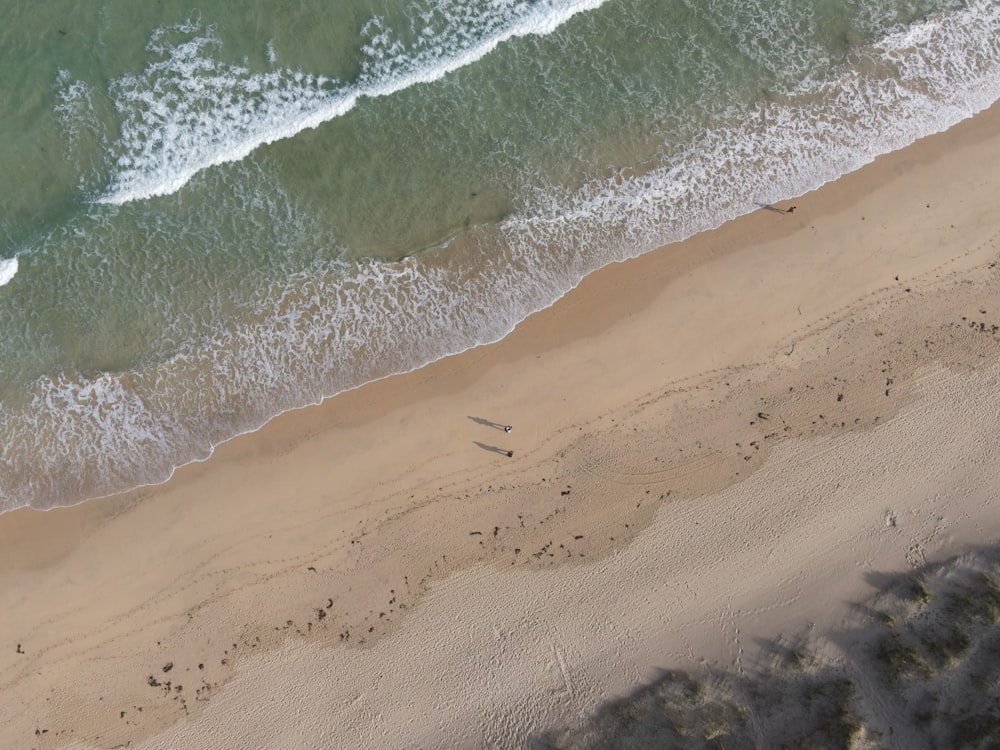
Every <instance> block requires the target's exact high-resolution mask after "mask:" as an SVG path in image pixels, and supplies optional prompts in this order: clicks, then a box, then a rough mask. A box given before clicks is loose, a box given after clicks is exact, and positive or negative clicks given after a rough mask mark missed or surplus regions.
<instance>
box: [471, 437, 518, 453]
mask: <svg viewBox="0 0 1000 750" xmlns="http://www.w3.org/2000/svg"><path fill="white" fill-rule="evenodd" d="M472 442H473V443H475V444H476V445H478V446H479V447H480V448H482V449H483V450H484V451H491V452H493V453H499V454H500V455H501V456H506V455H507V454H509V453H510V451H508V450H504V449H503V448H499V447H497V446H495V445H487V444H486V443H480V442H479V441H478V440H473V441H472Z"/></svg>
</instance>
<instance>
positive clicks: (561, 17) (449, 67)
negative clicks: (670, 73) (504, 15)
mask: <svg viewBox="0 0 1000 750" xmlns="http://www.w3.org/2000/svg"><path fill="white" fill-rule="evenodd" d="M607 2H608V0H570V1H569V2H565V3H564V4H560V3H558V2H554V1H553V0H549V1H548V2H543V3H540V4H539V5H537V6H535V7H534V8H532V9H531V10H530V11H529V12H527V13H525V14H524V15H522V16H520V17H517V18H515V19H514V23H512V24H511V25H510V26H508V27H506V28H503V29H500V30H498V31H497V32H496V33H494V34H492V35H490V36H487V37H484V38H483V39H481V40H480V41H479V42H478V43H477V44H473V45H470V46H468V47H465V48H462V49H459V50H456V52H455V54H453V55H451V56H448V57H443V58H440V59H438V60H436V61H432V62H430V63H429V64H423V65H421V63H425V62H426V61H425V60H423V59H421V56H420V55H419V54H418V55H417V57H416V58H415V59H413V60H411V61H410V64H409V66H408V67H407V66H406V65H404V66H403V69H402V70H401V71H400V72H398V73H397V74H395V75H389V76H387V77H385V78H382V79H381V80H379V79H375V80H368V81H365V80H362V81H361V82H360V83H355V84H353V85H349V86H346V87H344V88H342V89H340V90H339V91H336V92H332V93H331V94H330V95H329V96H327V97H324V98H322V99H319V100H318V101H317V105H318V106H313V107H305V108H304V110H305V111H303V110H302V109H300V110H299V112H297V113H296V116H293V117H291V118H288V119H284V121H282V117H281V115H278V121H277V122H272V123H268V122H266V117H265V118H264V119H265V121H264V122H260V120H255V122H254V123H253V124H252V125H251V126H250V127H249V128H246V129H245V130H243V132H242V133H239V132H237V133H236V134H235V135H236V138H235V140H231V139H229V138H227V139H226V140H225V141H223V140H222V139H221V138H220V137H219V135H218V134H217V133H216V132H209V133H208V134H207V135H208V140H210V141H211V140H213V139H214V140H216V141H217V142H216V143H215V144H212V143H208V144H203V145H207V146H208V148H198V149H194V153H193V154H192V152H191V151H190V150H189V151H188V155H189V157H190V156H193V157H194V158H189V159H187V160H185V159H183V154H182V153H175V152H174V151H172V150H170V149H166V150H164V149H161V148H155V149H149V148H148V145H149V144H150V143H160V142H164V143H165V142H166V139H165V138H160V137H156V135H155V134H153V135H154V137H152V138H148V137H144V138H142V139H140V140H141V142H142V143H143V144H144V145H145V146H147V148H145V149H144V151H145V153H143V152H142V151H140V152H138V153H137V152H136V149H129V150H128V151H127V152H126V153H124V154H121V155H120V156H119V158H118V166H119V167H120V168H121V171H120V172H119V173H118V175H117V176H116V177H115V178H114V180H113V183H112V185H111V187H110V189H109V190H108V191H107V192H106V193H105V194H104V195H101V196H98V197H97V198H95V199H94V202H95V203H103V204H111V205H123V204H125V203H129V202H132V201H138V200H144V199H147V198H153V197H157V196H164V195H170V194H171V193H175V192H177V191H178V190H180V189H181V188H182V187H183V186H184V185H185V184H187V183H188V181H190V179H191V178H192V177H193V176H194V175H195V174H197V173H198V172H200V171H202V170H203V169H207V168H209V167H214V166H219V165H221V164H226V163H230V162H236V161H240V160H241V159H244V158H246V157H247V156H249V155H250V154H251V153H252V152H253V151H254V150H255V149H257V148H258V147H260V146H264V145H267V144H270V143H274V142H275V141H279V140H284V139H286V138H291V137H293V136H295V135H297V134H298V133H300V132H302V131H303V130H307V129H310V128H316V127H318V126H319V125H321V124H322V123H324V122H328V121H330V120H333V119H336V118H337V117H340V116H342V115H345V114H347V113H348V112H350V111H351V110H352V109H354V106H355V105H356V103H357V101H358V99H360V98H361V97H362V96H365V97H369V98H373V99H374V98H379V97H384V96H391V95H392V94H395V93H397V92H399V91H403V90H405V89H408V88H410V87H412V86H415V85H417V84H421V83H433V82H434V81H437V80H440V79H441V78H443V77H444V76H446V75H448V74H449V73H451V72H454V71H456V70H459V69H461V68H464V67H466V66H468V65H471V64H472V63H475V62H477V61H478V60H481V59H482V58H484V57H485V56H486V55H488V54H490V53H491V52H492V51H493V50H495V49H496V48H497V47H498V46H499V45H501V44H503V43H504V42H507V41H509V40H511V39H514V38H517V37H527V36H547V35H548V34H551V33H552V32H554V31H555V30H556V29H558V28H559V27H560V26H562V25H563V24H565V23H566V22H567V21H569V19H571V18H572V17H573V16H576V15H577V14H579V13H584V12H587V11H592V10H596V9H597V8H599V7H601V6H602V5H604V4H605V3H607ZM289 75H291V76H292V77H293V78H295V77H296V74H295V73H294V72H292V71H289ZM220 93H225V94H227V93H231V92H220ZM281 103H282V105H284V106H282V107H281V108H280V109H281V110H284V109H285V108H286V106H287V102H285V101H284V100H283V101H282V102H281ZM271 111H274V110H271ZM262 114H264V115H267V114H268V109H265V110H264V112H263V113H262ZM177 124H178V122H177V121H175V120H171V121H170V122H168V123H166V125H167V126H168V127H170V128H173V127H175V126H176V125H177ZM162 130H164V129H163V128H161V131H162ZM146 135H148V134H146ZM225 135H226V136H229V137H231V136H232V135H233V133H232V130H231V129H226V130H225ZM175 137H176V134H175V135H174V136H173V137H172V138H171V140H173V139H174V138H175ZM119 143H120V142H119ZM154 154H155V156H154Z"/></svg>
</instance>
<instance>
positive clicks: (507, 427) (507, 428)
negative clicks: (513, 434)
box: [503, 425, 511, 434]
mask: <svg viewBox="0 0 1000 750" xmlns="http://www.w3.org/2000/svg"><path fill="white" fill-rule="evenodd" d="M503 431H504V432H506V433H508V434H510V431H511V426H510V425H507V426H506V427H504V428H503Z"/></svg>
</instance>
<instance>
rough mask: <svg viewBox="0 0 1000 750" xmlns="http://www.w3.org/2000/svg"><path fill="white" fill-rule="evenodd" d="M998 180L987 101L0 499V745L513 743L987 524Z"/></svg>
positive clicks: (998, 128)
mask: <svg viewBox="0 0 1000 750" xmlns="http://www.w3.org/2000/svg"><path fill="white" fill-rule="evenodd" d="M998 175H1000V110H998V108H996V107H994V108H993V109H992V110H990V111H988V112H986V113H982V114H980V115H978V116H977V117H975V118H973V119H972V120H969V121H967V122H965V123H962V124H961V125H959V126H957V127H955V128H953V129H952V130H950V131H949V132H947V133H943V134H940V135H936V136H933V137H931V138H927V139H924V140H923V141H921V142H919V143H917V144H915V145H913V146H911V147H910V148H908V149H906V150H904V151H901V152H898V153H896V154H892V155H889V156H886V157H883V158H880V159H879V160H877V161H876V162H875V163H874V164H872V165H869V166H868V167H866V168H865V169H863V170H861V171H859V172H857V173H855V174H852V175H848V176H846V177H844V178H842V179H841V180H838V181H837V182H836V183H832V184H830V185H827V186H825V187H824V188H822V189H821V190H818V191H815V192H814V193H811V194H808V195H805V196H802V197H800V198H799V199H797V200H796V201H795V202H794V203H795V204H796V205H797V207H798V208H797V211H796V212H795V213H794V214H782V213H779V212H777V211H769V210H760V211H757V212H755V213H753V214H751V215H749V216H747V217H744V218H742V219H740V220H738V221H735V222H732V223H731V224H728V225H726V226H724V227H722V228H720V229H718V230H716V231H713V232H708V233H705V234H703V235H700V236H698V237H696V238H693V239H692V240H691V241H688V242H685V243H681V244H680V245H675V246H671V247H669V248H665V249H663V250H661V251H659V252H657V253H652V254H650V255H647V256H644V257H643V258H640V259H638V260H636V261H631V262H629V263H624V264H620V265H616V266H614V267H611V268H608V269H605V270H603V271H601V272H599V273H597V274H594V275H593V276H592V277H590V278H588V279H586V280H585V281H584V282H583V283H582V284H581V285H580V286H579V288H577V289H576V290H574V291H573V292H572V293H570V294H568V295H567V296H566V297H565V298H564V299H562V300H560V301H559V303H557V304H556V305H554V306H553V307H552V308H550V309H548V310H545V311H543V312H541V313H539V314H538V315H536V316H533V317H532V318H531V319H529V320H527V321H525V322H524V323H523V324H522V325H520V326H519V327H518V329H517V330H516V331H515V332H514V333H512V334H511V335H510V336H509V337H508V338H507V339H505V340H504V341H502V342H501V343H499V344H497V345H494V346H490V347H483V348H480V349H476V350H473V351H470V352H467V353H465V354H462V355H460V356H457V357H452V358H449V359H446V360H442V361H441V362H438V363H435V364H434V365H431V366H429V367H426V368H424V369H422V370H419V371H417V372H414V373H411V374H409V375H405V376H401V377H396V378H390V379H387V380H385V381H381V382H378V383H375V384H372V385H370V386H367V387H365V388H362V389H359V390H357V391H354V392H351V393H348V394H343V395H341V396H339V397H337V398H334V399H330V400H328V401H327V402H325V403H324V404H323V405H321V406H319V407H314V408H310V409H305V410H302V411H299V412H295V413H290V414H286V415H283V416H282V417H280V418H278V419H276V420H274V421H273V422H272V423H270V424H269V425H267V426H266V427H265V428H264V429H262V430H261V431H259V432H258V433H256V434H253V435H248V436H244V437H241V438H239V439H237V440H234V441H232V442H230V443H228V444H226V445H224V446H222V447H220V448H219V449H218V450H217V451H216V454H215V455H214V456H213V457H212V458H211V459H210V460H209V461H207V462H205V463H203V464H197V465H192V466H188V467H185V468H183V469H182V470H180V471H178V472H177V474H176V475H175V477H174V478H173V479H172V480H171V481H170V482H168V483H167V484H166V485H164V486H162V487H157V488H147V489H143V490H140V491H136V492H133V493H130V494H128V495H124V496H121V497H115V498H109V499H106V500H101V501H95V502H90V503H86V504H84V505H82V506H78V507H75V508H70V509H63V510H58V511H51V512H48V513H36V512H31V511H18V512H15V513H10V514H6V515H4V516H3V517H2V518H0V550H2V554H3V558H2V566H0V608H2V610H3V612H4V613H5V616H4V618H3V619H2V621H0V690H2V694H3V695H4V698H5V700H4V705H5V710H4V712H3V716H2V719H0V746H4V747H45V748H49V747H64V746H69V747H86V748H90V747H114V746H122V745H124V744H126V743H131V745H130V746H131V747H143V748H147V747H148V748H173V747H184V748H200V747H204V748H218V747H247V748H250V747H260V748H265V747H267V748H269V747H290V748H291V747H317V748H327V747H374V746H384V747H479V746H499V747H516V746H525V745H528V744H530V742H531V741H532V738H533V737H536V736H537V735H538V733H540V732H543V731H549V730H556V731H562V730H573V729H574V728H575V727H578V726H579V725H581V724H582V723H583V722H584V721H585V718H586V717H587V715H588V714H590V713H591V712H593V711H594V710H595V708H597V707H598V706H599V705H600V704H601V703H602V702H603V701H605V700H607V699H609V698H612V697H614V696H616V695H621V694H624V693H625V692H627V691H629V690H631V689H633V688H634V687H636V686H637V685H641V684H642V683H644V682H646V681H648V680H650V679H652V678H653V677H654V676H655V674H656V670H658V669H676V668H681V669H694V668H697V667H699V666H708V665H715V666H718V667H724V668H726V669H731V670H735V671H737V672H738V671H739V670H742V669H745V668H750V666H751V665H752V664H753V663H754V661H755V659H756V656H757V654H758V653H759V652H760V650H761V648H762V647H763V646H764V645H766V644H767V643H768V642H771V641H772V640H773V639H774V638H776V637H777V636H779V635H781V634H793V633H797V632H802V630H803V629H804V628H807V627H811V628H812V629H813V630H814V631H816V632H828V631H829V632H832V631H833V630H834V629H836V628H837V627H839V626H841V625H842V624H843V623H845V622H846V620H847V618H848V617H849V615H850V613H851V604H852V603H855V602H860V601H863V600H864V599H865V598H867V597H869V596H870V595H871V594H872V593H873V592H874V591H875V586H874V585H873V583H872V581H873V580H875V579H874V578H873V576H874V574H876V573H881V572H891V571H898V570H906V569H907V568H908V567H916V566H920V565H922V564H923V563H924V562H926V561H928V560H936V559H943V558H945V557H947V556H949V555H953V554H956V553H959V552H962V551H964V550H965V549H967V548H968V546H969V545H972V544H978V543H989V542H992V541H994V540H995V538H996V533H997V530H998V527H1000V523H998V522H1000V515H998V511H997V509H996V508H995V507H994V505H993V501H994V498H996V497H997V491H998V489H1000V472H998V471H997V470H996V468H995V451H996V447H995V446H996V445H997V444H998V440H997V438H998V433H1000V420H998V419H997V415H998V414H1000V388H998V385H1000V333H998V331H1000V328H998V326H1000V276H998V269H997V268H995V267H994V264H995V260H996V258H997V256H998V253H1000V247H998V244H1000V200H998V199H1000V185H998V184H997V182H996V180H997V177H998ZM503 424H511V425H512V426H513V431H512V432H511V433H510V434H506V433H505V432H504V431H503V430H502V428H501V426H502V425H503ZM507 450H512V451H513V452H514V455H513V457H512V458H508V457H507V455H506V451H507ZM870 722H871V728H872V731H875V732H885V733H886V736H888V728H889V723H890V722H891V717H888V716H884V715H883V716H880V715H873V716H872V717H870ZM899 736H900V735H896V737H897V739H898V737H899ZM894 741H895V740H894ZM900 741H901V740H900Z"/></svg>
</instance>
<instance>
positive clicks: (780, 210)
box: [754, 203, 794, 214]
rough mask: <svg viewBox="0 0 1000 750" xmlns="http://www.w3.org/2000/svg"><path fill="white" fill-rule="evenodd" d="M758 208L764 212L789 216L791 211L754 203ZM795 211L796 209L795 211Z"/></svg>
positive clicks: (767, 204) (768, 204)
mask: <svg viewBox="0 0 1000 750" xmlns="http://www.w3.org/2000/svg"><path fill="white" fill-rule="evenodd" d="M754 205H755V206H757V208H759V209H761V210H764V211H774V212H775V213H779V214H789V213H791V211H787V210H785V209H784V208H778V207H777V206H772V205H771V204H770V203H754ZM793 210H794V209H793Z"/></svg>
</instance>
